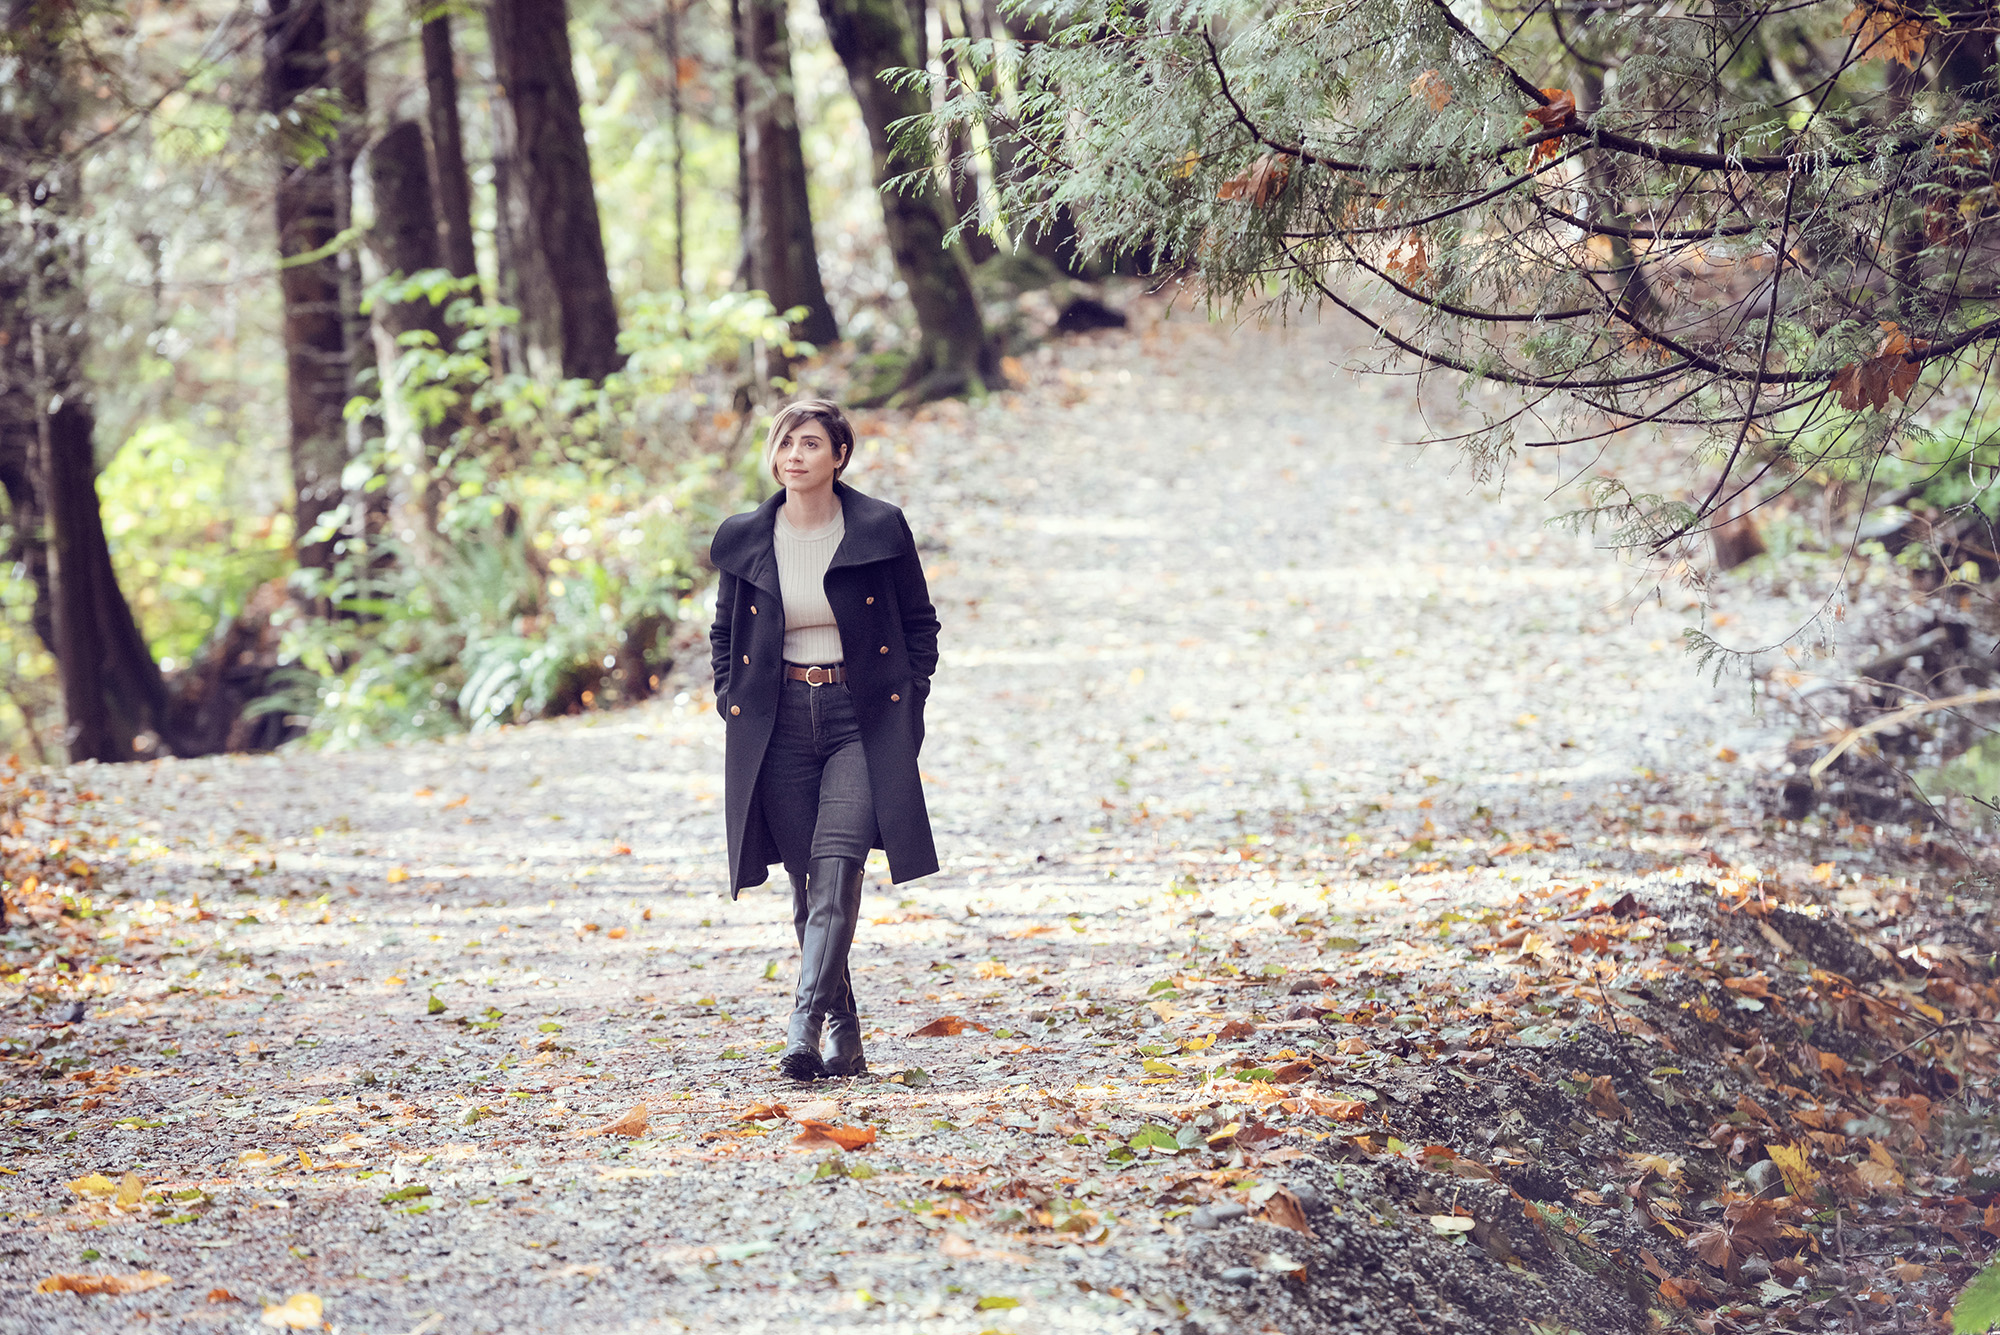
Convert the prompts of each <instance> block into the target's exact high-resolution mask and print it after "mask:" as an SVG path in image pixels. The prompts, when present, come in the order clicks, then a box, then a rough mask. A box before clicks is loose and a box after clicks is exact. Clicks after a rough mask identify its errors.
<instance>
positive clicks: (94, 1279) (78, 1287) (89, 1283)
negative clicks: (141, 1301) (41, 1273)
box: [35, 1270, 174, 1294]
mask: <svg viewBox="0 0 2000 1335" xmlns="http://www.w3.org/2000/svg"><path fill="white" fill-rule="evenodd" d="M173 1282H174V1278H173V1276H172V1275H169V1274H167V1273H165V1272H164V1271H160V1270H141V1271H140V1272H139V1273H137V1274H135V1275H50V1276H49V1277H48V1278H47V1279H45V1280H43V1281H42V1282H41V1283H39V1284H37V1285H35V1292H36V1293H84V1294H94V1293H109V1294H118V1293H144V1292H145V1291H146V1290H148V1289H158V1288H164V1287H165V1286H166V1285H169V1284H171V1283H173Z"/></svg>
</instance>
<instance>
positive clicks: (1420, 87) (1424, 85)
mask: <svg viewBox="0 0 2000 1335" xmlns="http://www.w3.org/2000/svg"><path fill="white" fill-rule="evenodd" d="M1410 96H1411V97H1421V98H1422V99H1423V100H1424V101H1426V102H1428V103H1430V108H1431V110H1432V111H1443V110H1444V109H1445V108H1446V107H1448V106H1450V105H1451V85H1450V84H1448V83H1446V82H1445V81H1444V76H1443V75H1442V74H1439V73H1438V72H1437V71H1436V70H1425V71H1424V72H1423V73H1422V74H1419V75H1418V76H1417V77H1416V78H1414V79H1412V80H1411V81H1410Z"/></svg>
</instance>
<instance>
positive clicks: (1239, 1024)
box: [1215, 1020, 1257, 1043]
mask: <svg viewBox="0 0 2000 1335" xmlns="http://www.w3.org/2000/svg"><path fill="white" fill-rule="evenodd" d="M1256 1032H1257V1026H1256V1025H1254V1024H1252V1023H1250V1021H1248V1020H1231V1021H1229V1022H1228V1023H1227V1024H1225V1025H1223V1026H1222V1028H1220V1029H1218V1030H1216V1032H1215V1038H1216V1041H1217V1042H1218V1043H1227V1042H1229V1041H1231V1040H1232V1039H1238V1038H1248V1037H1250V1035H1252V1034H1254V1033H1256Z"/></svg>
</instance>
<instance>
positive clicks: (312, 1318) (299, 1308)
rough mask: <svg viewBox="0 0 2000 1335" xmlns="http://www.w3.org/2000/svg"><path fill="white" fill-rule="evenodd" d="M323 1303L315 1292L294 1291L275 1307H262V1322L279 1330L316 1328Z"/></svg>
mask: <svg viewBox="0 0 2000 1335" xmlns="http://www.w3.org/2000/svg"><path fill="white" fill-rule="evenodd" d="M323 1310H324V1305H323V1304H322V1303H321V1302H320V1300H319V1295H318V1294H317V1293H295V1294H293V1295H292V1296H291V1297H289V1298H287V1299H285V1301H283V1302H282V1303H279V1304H278V1305H277V1306H276V1307H267V1308H265V1309H264V1318H263V1321H264V1324H265V1325H267V1326H276V1327H278V1328H279V1329H280V1330H318V1329H319V1328H320V1325H321V1320H322V1315H321V1314H322V1312H323Z"/></svg>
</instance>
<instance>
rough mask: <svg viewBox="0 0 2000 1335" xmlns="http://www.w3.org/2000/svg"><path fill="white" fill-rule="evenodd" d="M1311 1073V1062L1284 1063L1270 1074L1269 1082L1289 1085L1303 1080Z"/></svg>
mask: <svg viewBox="0 0 2000 1335" xmlns="http://www.w3.org/2000/svg"><path fill="white" fill-rule="evenodd" d="M1312 1073H1313V1068H1312V1063H1311V1062H1286V1063H1285V1064H1284V1065H1283V1066H1280V1067H1279V1068H1278V1069H1277V1070H1275V1071H1273V1072H1271V1081H1272V1083H1273V1084H1279V1085H1289V1084H1292V1083H1293V1082H1295V1081H1299V1080H1303V1079H1305V1078H1306V1077H1307V1076H1309V1075H1311V1074H1312Z"/></svg>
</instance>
